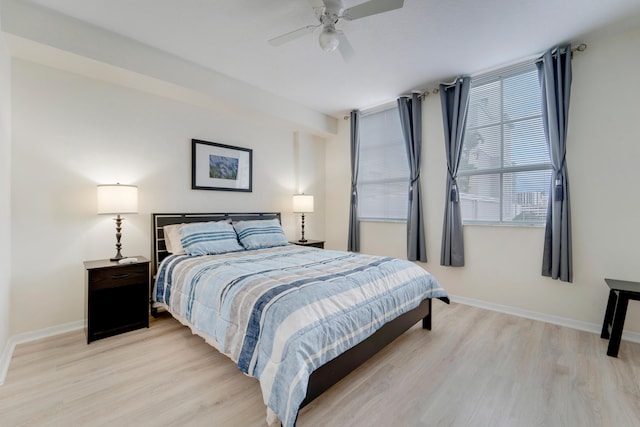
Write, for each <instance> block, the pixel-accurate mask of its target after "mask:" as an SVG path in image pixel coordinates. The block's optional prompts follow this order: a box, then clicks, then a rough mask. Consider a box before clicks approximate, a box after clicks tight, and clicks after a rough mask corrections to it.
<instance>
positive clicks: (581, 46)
mask: <svg viewBox="0 0 640 427" xmlns="http://www.w3.org/2000/svg"><path fill="white" fill-rule="evenodd" d="M585 50H587V44H586V43H580V44H579V45H577V46H576V47H573V48H571V53H572V54H573V53H574V52H584V51H585ZM540 55H542V54H540V53H538V54H536V55H532V56H530V57H528V58H525V59H522V60H518V61H517V62H514V63H512V64H508V65H504V66H499V67H495V68H493V71H495V70H499V69H502V68H509V67H515V66H518V65H520V64H523V63H525V62H527V61H531V60H533V59H535V58H539V57H540ZM536 62H537V61H536ZM491 71H492V70H489V71H483V72H480V73H477V74H475V75H474V76H478V75H482V74H487V73H490V72H491ZM458 79H459V77H456V78H455V80H454V81H452V82H450V83H446V82H445V83H442V84H444V85H445V87H447V88H449V87H452V86H453V85H455V84H456V82H457V81H458ZM439 92H440V89H439V87H437V88H435V89H433V90H431V89H426V90H424V91H420V90H416V91H414V92H412V93H417V94H418V97H419V98H420V99H423V100H424V99H425V98H426V97H427V96H429V95H430V94H434V95H437V94H438V93H439ZM400 96H410V95H400ZM391 102H393V101H390V102H386V103H384V104H390V103H391ZM349 118H350V116H348V115H347V116H344V119H345V120H349Z"/></svg>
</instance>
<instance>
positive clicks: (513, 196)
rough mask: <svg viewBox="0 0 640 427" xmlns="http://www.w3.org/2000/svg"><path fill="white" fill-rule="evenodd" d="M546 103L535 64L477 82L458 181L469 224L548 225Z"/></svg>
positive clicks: (480, 79)
mask: <svg viewBox="0 0 640 427" xmlns="http://www.w3.org/2000/svg"><path fill="white" fill-rule="evenodd" d="M541 100H542V96H541V93H540V83H539V81H538V71H537V69H536V66H535V64H534V63H530V64H527V65H524V66H520V67H518V68H515V69H514V68H512V69H510V70H508V71H501V72H498V73H492V74H491V75H487V76H483V77H481V78H477V79H472V81H471V90H470V94H469V110H468V113H467V124H466V130H465V139H464V143H463V147H462V154H461V157H460V166H459V168H458V179H457V182H458V190H459V193H460V208H461V211H462V220H463V222H464V223H465V224H473V223H489V224H517V225H543V224H544V223H545V216H546V212H547V201H548V197H549V185H550V179H551V163H550V160H549V150H548V148H547V143H546V139H545V135H544V127H543V126H544V125H543V121H542V105H541Z"/></svg>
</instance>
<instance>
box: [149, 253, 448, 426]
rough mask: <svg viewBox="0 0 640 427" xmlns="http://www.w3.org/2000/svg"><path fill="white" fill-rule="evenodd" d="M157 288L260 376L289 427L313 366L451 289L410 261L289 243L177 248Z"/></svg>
mask: <svg viewBox="0 0 640 427" xmlns="http://www.w3.org/2000/svg"><path fill="white" fill-rule="evenodd" d="M154 296H155V300H156V301H157V302H159V303H161V304H163V305H164V306H165V307H166V308H167V309H168V310H169V311H170V312H171V313H172V314H173V315H174V316H175V317H176V318H178V319H179V320H181V321H182V322H184V323H186V324H188V325H189V326H190V327H191V328H192V330H193V331H194V332H195V333H197V334H198V335H200V336H202V337H204V338H205V339H206V340H207V342H208V343H209V344H211V345H213V346H214V347H216V348H217V349H218V350H219V351H220V352H222V353H224V354H226V355H227V356H229V357H230V358H231V359H232V360H233V361H234V362H236V363H237V364H238V367H239V368H240V370H241V371H242V372H244V373H245V374H248V375H250V376H252V377H255V378H257V379H258V380H259V381H260V387H261V389H262V394H263V398H264V402H265V404H266V405H267V408H268V420H269V421H270V422H273V421H275V420H274V414H275V415H276V416H277V417H278V418H279V419H280V420H281V421H282V423H283V425H284V426H286V427H290V426H294V425H295V420H296V417H297V413H298V410H299V407H300V404H301V403H302V401H303V400H304V398H305V396H306V390H307V384H308V379H309V375H311V373H312V372H313V371H314V370H315V369H317V368H318V367H320V366H321V365H323V364H324V363H326V362H328V361H329V360H331V359H333V358H335V357H336V356H338V355H339V354H341V353H343V352H344V351H346V350H348V349H349V348H351V347H353V346H354V345H356V344H358V343H359V342H361V341H363V340H364V339H366V338H367V337H369V336H370V335H372V334H373V333H374V332H375V331H376V330H378V329H379V328H380V327H382V326H383V325H384V324H385V323H387V322H388V321H390V320H393V319H394V318H396V317H398V316H399V315H400V314H402V313H405V312H407V311H409V310H411V309H413V308H415V307H417V306H418V305H419V304H420V302H421V301H422V300H424V299H425V298H439V297H446V296H447V293H446V291H445V290H444V289H443V288H442V287H441V286H440V285H439V284H438V282H437V281H436V280H435V278H434V277H433V276H431V275H430V274H429V273H427V272H426V271H425V270H424V269H423V268H421V267H419V266H417V265H416V264H414V263H412V262H409V261H403V260H399V259H394V258H384V257H376V256H369V255H361V254H353V253H349V252H340V251H328V250H321V249H315V248H306V247H301V246H294V245H289V246H282V247H275V248H268V249H259V250H252V251H242V252H233V253H227V254H222V255H213V256H197V257H192V256H187V255H171V256H169V257H168V258H166V259H165V260H164V261H163V263H162V265H161V267H160V269H159V272H158V274H157V276H156V284H155V290H154ZM271 411H272V412H271Z"/></svg>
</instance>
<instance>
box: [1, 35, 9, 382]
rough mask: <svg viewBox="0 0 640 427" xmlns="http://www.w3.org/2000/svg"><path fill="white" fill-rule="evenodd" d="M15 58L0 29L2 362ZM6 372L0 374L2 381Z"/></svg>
mask: <svg viewBox="0 0 640 427" xmlns="http://www.w3.org/2000/svg"><path fill="white" fill-rule="evenodd" d="M10 206H11V59H10V57H9V52H8V51H7V48H6V46H5V41H4V36H3V34H2V32H1V28H0V272H2V274H0V362H1V358H2V352H3V349H4V347H5V344H6V343H7V339H8V337H9V288H10V278H11V208H10ZM1 376H2V373H1V371H0V382H1V380H2V378H1Z"/></svg>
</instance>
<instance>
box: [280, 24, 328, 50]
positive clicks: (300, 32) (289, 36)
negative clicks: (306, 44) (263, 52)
mask: <svg viewBox="0 0 640 427" xmlns="http://www.w3.org/2000/svg"><path fill="white" fill-rule="evenodd" d="M319 26H320V25H307V26H306V27H302V28H298V29H297V30H293V31H291V32H288V33H286V34H283V35H281V36H278V37H274V38H272V39H271V40H269V41H268V42H269V44H270V45H271V46H280V45H283V44H285V43H287V42H290V41H292V40H295V39H297V38H300V37H302V36H304V35H305V34H308V33H310V32H312V31H313V30H315V29H316V28H318V27H319Z"/></svg>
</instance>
